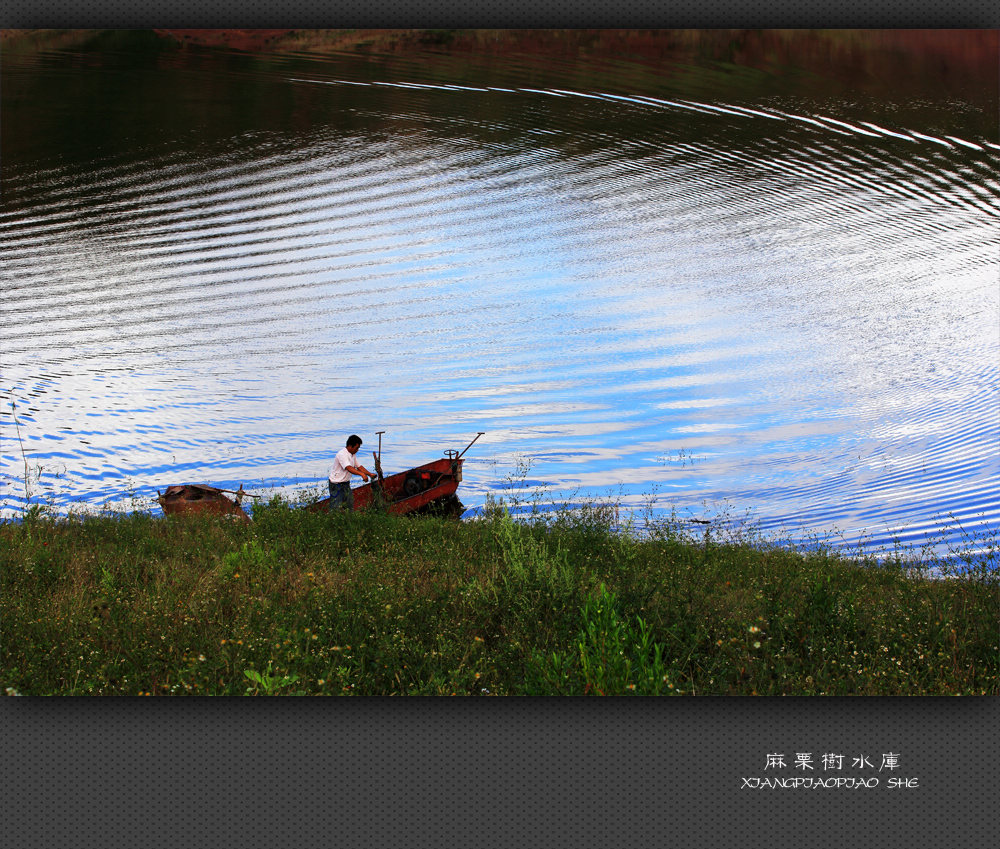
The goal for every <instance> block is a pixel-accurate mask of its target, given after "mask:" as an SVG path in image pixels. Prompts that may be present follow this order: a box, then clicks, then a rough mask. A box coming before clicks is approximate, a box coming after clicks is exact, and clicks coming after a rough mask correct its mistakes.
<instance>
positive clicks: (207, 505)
mask: <svg viewBox="0 0 1000 849" xmlns="http://www.w3.org/2000/svg"><path fill="white" fill-rule="evenodd" d="M227 492H230V493H232V494H233V495H235V496H236V498H235V500H234V499H232V498H227V497H226V495H225V493H227ZM244 495H246V493H245V492H244V491H243V487H242V486H240V488H239V489H238V490H236V491H235V492H234V491H233V490H231V489H217V488H216V487H214V486H206V485H204V484H195V483H189V484H181V485H177V486H168V487H167V489H166V492H164V493H162V494H161V493H160V491H159V490H157V491H156V500H157V501H159V502H160V506H161V507H162V508H163V512H164V514H165V515H168V516H178V515H183V514H185V513H214V514H216V515H219V516H232V517H234V518H235V519H238V520H240V521H242V522H249V521H250V517H249V516H248V515H247V514H246V512H245V511H244V510H243V507H242V506H241V502H242V501H243V496H244Z"/></svg>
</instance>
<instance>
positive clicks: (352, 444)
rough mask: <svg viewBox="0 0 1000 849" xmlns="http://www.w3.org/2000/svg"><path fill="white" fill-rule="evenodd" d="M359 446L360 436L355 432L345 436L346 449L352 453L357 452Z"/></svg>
mask: <svg viewBox="0 0 1000 849" xmlns="http://www.w3.org/2000/svg"><path fill="white" fill-rule="evenodd" d="M360 447H361V437H360V436H358V435H357V434H356V433H352V434H351V435H350V436H349V437H347V450H348V451H350V452H351V453H352V454H357V453H358V449H359V448H360Z"/></svg>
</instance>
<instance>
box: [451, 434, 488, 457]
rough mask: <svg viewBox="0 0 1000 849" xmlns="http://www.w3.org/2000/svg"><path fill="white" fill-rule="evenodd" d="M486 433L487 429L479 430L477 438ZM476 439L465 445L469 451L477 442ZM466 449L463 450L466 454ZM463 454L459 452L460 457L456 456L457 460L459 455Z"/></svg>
mask: <svg viewBox="0 0 1000 849" xmlns="http://www.w3.org/2000/svg"><path fill="white" fill-rule="evenodd" d="M484 433H486V431H485V430H481V431H479V433H477V434H476V439H479V437H480V436H482V435H483V434H484ZM476 439H473V440H472V442H470V443H469V444H468V445H466V446H465V451H468V450H469V449H470V448H471V447H472V446H473V445H474V444H475V442H476ZM465 451H463V452H462V454H464V453H465ZM462 454H459V455H458V457H456V458H455V459H456V460H457V459H458V458H459V457H461V456H462Z"/></svg>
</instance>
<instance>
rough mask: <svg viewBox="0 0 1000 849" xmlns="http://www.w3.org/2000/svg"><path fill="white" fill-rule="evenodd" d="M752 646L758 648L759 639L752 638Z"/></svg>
mask: <svg viewBox="0 0 1000 849" xmlns="http://www.w3.org/2000/svg"><path fill="white" fill-rule="evenodd" d="M753 647H754V648H755V649H759V648H760V640H754V641H753Z"/></svg>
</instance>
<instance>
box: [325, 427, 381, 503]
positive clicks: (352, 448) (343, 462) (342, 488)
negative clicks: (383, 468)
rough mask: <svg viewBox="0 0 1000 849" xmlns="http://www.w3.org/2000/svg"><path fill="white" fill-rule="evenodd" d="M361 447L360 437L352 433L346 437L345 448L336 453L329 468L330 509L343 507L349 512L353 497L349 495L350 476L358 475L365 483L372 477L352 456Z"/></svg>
mask: <svg viewBox="0 0 1000 849" xmlns="http://www.w3.org/2000/svg"><path fill="white" fill-rule="evenodd" d="M360 447H361V437H360V436H358V435H357V434H354V433H352V434H351V435H350V436H349V437H347V446H346V447H345V448H341V449H340V450H339V451H338V452H337V456H336V457H334V458H333V465H332V466H330V508H331V509H334V508H336V507H344V508H346V509H348V510H350V509H351V508H352V507H353V506H354V497H353V496H352V495H351V475H360V476H361V477H362V478H364V481H365V483H368V481H369V480H370V479H371V477H372V473H371V472H369V471H368V469H366V468H365V467H364V466H362V465H361V464H360V463H356V462H355V460H354V455H355V454H357V453H358V449H359V448H360Z"/></svg>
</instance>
